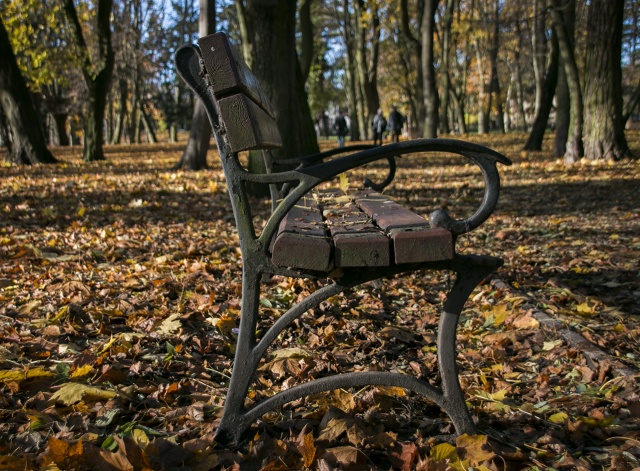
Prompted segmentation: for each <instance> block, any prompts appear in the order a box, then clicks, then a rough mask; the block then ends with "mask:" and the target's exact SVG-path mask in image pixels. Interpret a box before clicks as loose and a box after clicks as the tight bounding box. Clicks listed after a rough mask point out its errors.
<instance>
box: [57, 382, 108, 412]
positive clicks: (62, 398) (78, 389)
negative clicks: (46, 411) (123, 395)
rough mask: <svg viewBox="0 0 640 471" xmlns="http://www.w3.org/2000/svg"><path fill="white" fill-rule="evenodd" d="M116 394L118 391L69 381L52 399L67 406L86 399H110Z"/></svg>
mask: <svg viewBox="0 0 640 471" xmlns="http://www.w3.org/2000/svg"><path fill="white" fill-rule="evenodd" d="M115 396H116V393H115V392H114V391H106V390H104V389H100V388H96V387H94V386H87V385H86V384H80V383H67V384H64V385H63V386H62V387H61V388H60V389H58V390H57V391H56V392H55V394H54V395H53V396H51V400H52V401H53V402H58V403H61V404H64V405H65V406H70V405H73V404H75V403H76V402H80V401H84V400H90V399H95V400H100V399H103V400H108V399H111V398H113V397H115Z"/></svg>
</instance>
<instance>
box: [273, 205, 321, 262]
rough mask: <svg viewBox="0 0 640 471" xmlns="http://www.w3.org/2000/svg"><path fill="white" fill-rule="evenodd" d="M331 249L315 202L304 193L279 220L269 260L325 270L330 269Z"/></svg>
mask: <svg viewBox="0 0 640 471" xmlns="http://www.w3.org/2000/svg"><path fill="white" fill-rule="evenodd" d="M332 251H333V248H332V243H331V239H330V238H329V236H328V235H327V232H326V230H325V227H324V223H323V221H322V214H321V213H320V210H319V208H318V205H317V203H316V201H315V200H314V198H313V197H310V196H305V197H303V198H302V199H301V200H300V201H299V202H298V204H297V205H296V206H294V207H293V208H291V210H290V211H289V212H288V213H287V215H286V216H285V218H284V219H283V220H282V222H281V223H280V228H279V231H278V235H277V237H276V240H275V242H274V244H273V247H272V248H271V253H272V257H271V259H272V261H273V263H274V264H276V265H278V266H281V267H290V268H301V269H306V270H315V271H320V272H328V271H329V270H331V268H333V263H332V258H333V257H332Z"/></svg>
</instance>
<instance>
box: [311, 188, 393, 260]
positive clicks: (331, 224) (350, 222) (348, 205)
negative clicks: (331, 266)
mask: <svg viewBox="0 0 640 471" xmlns="http://www.w3.org/2000/svg"><path fill="white" fill-rule="evenodd" d="M320 203H321V206H322V210H323V216H324V218H325V222H326V224H327V226H328V228H329V231H330V233H331V236H332V238H333V245H334V263H335V266H336V267H345V268H346V267H386V266H389V263H390V260H391V248H390V241H389V238H388V237H387V236H386V235H385V234H384V232H383V231H381V230H380V228H379V227H376V226H375V225H374V224H373V222H372V220H371V218H370V217H369V216H368V215H367V214H365V213H363V212H362V211H361V210H360V208H358V207H357V206H356V205H355V204H354V202H353V200H352V199H351V198H350V197H348V196H340V195H339V194H338V193H334V192H330V193H329V192H327V193H321V196H320Z"/></svg>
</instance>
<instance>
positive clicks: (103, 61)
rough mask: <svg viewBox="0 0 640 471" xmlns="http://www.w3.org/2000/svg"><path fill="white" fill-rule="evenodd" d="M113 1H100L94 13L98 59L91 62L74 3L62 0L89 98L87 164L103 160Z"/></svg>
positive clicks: (110, 70)
mask: <svg viewBox="0 0 640 471" xmlns="http://www.w3.org/2000/svg"><path fill="white" fill-rule="evenodd" d="M112 5H113V0H99V1H98V8H97V13H96V20H97V27H96V28H95V31H94V32H93V33H94V34H95V35H96V39H97V47H96V50H97V52H98V58H97V60H96V61H95V64H94V63H92V59H91V57H92V55H91V52H90V51H89V48H88V47H87V43H86V41H85V39H84V34H83V32H82V27H81V25H80V21H79V20H78V13H77V12H76V7H75V4H74V2H73V0H64V4H63V9H64V12H65V15H66V17H67V23H68V26H69V29H70V30H71V34H72V36H73V40H74V43H75V46H76V47H77V49H78V53H79V54H80V56H81V59H80V62H81V64H82V73H83V75H84V79H85V82H86V83H87V88H88V90H89V98H88V100H87V101H88V104H87V121H86V123H85V135H84V155H83V159H84V160H85V161H87V162H91V161H95V160H104V153H103V149H102V145H103V140H104V139H103V135H102V131H103V127H104V123H103V122H104V113H105V107H106V103H107V94H108V93H109V88H110V84H111V75H112V72H113V62H114V53H113V48H112V46H111V26H110V24H109V22H110V17H111V7H112Z"/></svg>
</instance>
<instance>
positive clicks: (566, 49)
mask: <svg viewBox="0 0 640 471" xmlns="http://www.w3.org/2000/svg"><path fill="white" fill-rule="evenodd" d="M550 5H551V17H552V18H553V27H554V30H555V32H556V35H557V37H558V48H559V49H560V55H561V57H562V64H563V66H564V72H565V76H566V78H567V87H568V89H569V108H570V115H571V118H570V122H569V129H568V133H567V145H566V149H565V152H564V161H565V162H566V163H568V164H572V163H575V162H577V161H578V160H579V159H580V158H581V157H582V156H583V155H584V147H583V144H582V122H583V105H582V88H581V86H580V76H579V73H578V65H577V63H576V57H575V48H574V44H573V41H571V36H570V34H569V28H568V27H567V20H566V19H565V7H566V5H565V4H564V3H562V4H561V3H560V0H550Z"/></svg>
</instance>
